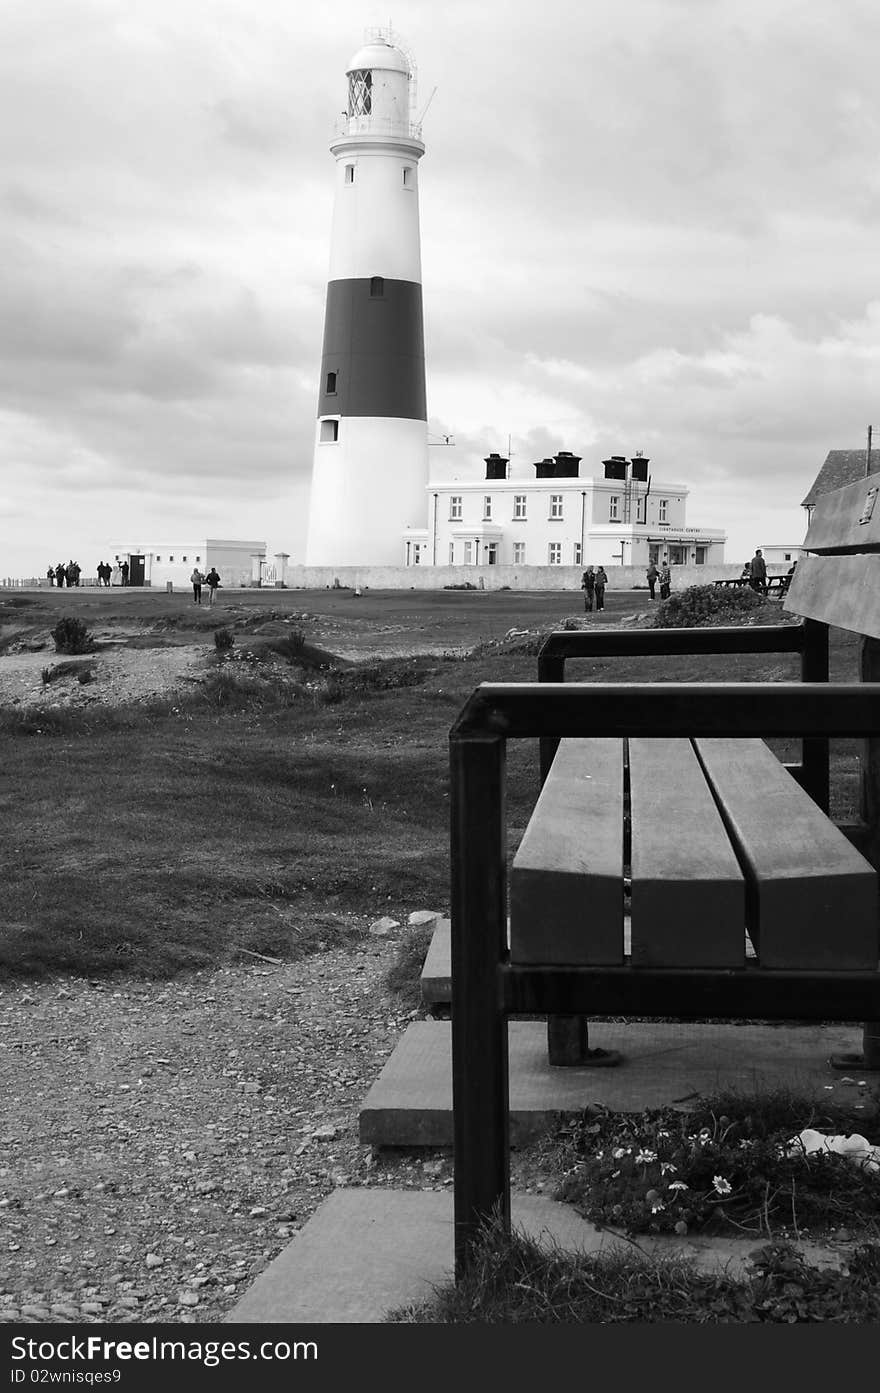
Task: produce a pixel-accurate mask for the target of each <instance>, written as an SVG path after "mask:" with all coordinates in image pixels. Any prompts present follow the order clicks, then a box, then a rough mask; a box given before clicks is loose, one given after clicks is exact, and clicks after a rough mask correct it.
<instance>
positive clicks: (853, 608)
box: [783, 504, 880, 638]
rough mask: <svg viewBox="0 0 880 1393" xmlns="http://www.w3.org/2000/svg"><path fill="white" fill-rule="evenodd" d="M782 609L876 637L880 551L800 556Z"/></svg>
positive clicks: (879, 627) (879, 609)
mask: <svg viewBox="0 0 880 1393" xmlns="http://www.w3.org/2000/svg"><path fill="white" fill-rule="evenodd" d="M877 506H878V517H880V504H878V505H877ZM783 609H785V610H787V611H789V612H790V613H791V614H798V615H800V616H801V618H802V619H820V620H821V621H822V622H823V623H824V624H834V625H835V626H836V627H837V628H838V629H850V630H852V631H853V632H854V633H857V634H868V635H869V636H870V637H871V638H880V555H877V554H875V553H873V552H872V553H866V554H865V555H863V556H804V557H802V558H801V560H800V561H799V562H798V564H797V570H796V571H795V573H794V577H793V579H792V582H791V587H790V589H789V591H788V593H787V595H786V596H785V599H784V600H783Z"/></svg>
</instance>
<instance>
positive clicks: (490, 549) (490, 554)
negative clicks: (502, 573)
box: [486, 542, 498, 566]
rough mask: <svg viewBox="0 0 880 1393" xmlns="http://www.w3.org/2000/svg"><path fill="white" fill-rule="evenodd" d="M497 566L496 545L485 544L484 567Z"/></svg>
mask: <svg viewBox="0 0 880 1393" xmlns="http://www.w3.org/2000/svg"><path fill="white" fill-rule="evenodd" d="M497 564H498V543H497V542H487V543H486V565H487V566H496V565H497Z"/></svg>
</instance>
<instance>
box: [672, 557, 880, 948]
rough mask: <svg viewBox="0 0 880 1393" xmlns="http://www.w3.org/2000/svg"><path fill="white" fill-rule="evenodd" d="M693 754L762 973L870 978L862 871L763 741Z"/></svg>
mask: <svg viewBox="0 0 880 1393" xmlns="http://www.w3.org/2000/svg"><path fill="white" fill-rule="evenodd" d="M798 570H800V566H798ZM695 744H696V748H697V751H698V753H699V756H700V759H701V760H702V763H703V766H704V768H705V770H706V776H707V778H708V779H709V782H710V783H711V784H712V786H713V788H714V789H715V792H716V795H717V797H718V799H719V801H720V803H721V805H722V806H723V809H724V818H725V822H726V824H727V828H728V831H729V833H730V836H731V839H732V840H733V842H734V845H735V846H736V848H737V854H738V856H739V858H740V861H741V863H742V865H743V867H744V869H745V870H746V876H747V882H748V883H747V890H746V922H747V925H748V929H749V934H750V936H751V938H752V942H753V943H754V945H755V950H756V952H757V955H758V961H759V962H760V963H761V964H762V966H764V967H772V968H794V969H798V968H799V969H801V970H803V971H810V970H821V969H823V968H827V969H835V970H858V969H862V968H876V967H877V962H878V918H877V913H878V898H877V877H876V874H875V872H874V870H873V868H872V867H871V865H870V864H869V862H868V861H866V860H865V858H864V857H863V856H861V855H860V854H859V852H857V851H856V850H855V848H854V847H853V846H852V844H851V843H850V842H849V841H847V839H846V837H845V836H844V835H843V833H842V832H841V831H839V829H838V828H837V827H835V826H834V824H833V823H832V822H830V821H829V819H828V818H827V817H826V816H825V814H824V813H823V812H822V811H821V809H820V808H818V807H817V805H816V804H815V803H814V802H813V800H812V799H811V798H810V797H809V795H808V794H806V793H805V792H804V791H803V789H802V788H800V787H799V785H798V784H796V783H795V781H794V779H793V778H792V777H791V775H790V774H789V773H788V772H787V771H786V770H785V769H784V768H783V766H782V765H781V764H780V762H779V760H778V759H777V758H776V756H775V755H774V754H773V752H772V751H771V750H770V749H769V748H768V747H767V746H766V745H765V744H764V742H763V741H762V740H751V739H749V740H721V739H702V740H698V741H696V742H695Z"/></svg>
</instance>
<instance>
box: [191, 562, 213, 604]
mask: <svg viewBox="0 0 880 1393" xmlns="http://www.w3.org/2000/svg"><path fill="white" fill-rule="evenodd" d="M190 581H191V583H192V588H193V600H194V602H195V603H196V604H197V605H200V604H201V603H202V586H203V585H207V587H208V604H209V605H212V604H213V603H214V600H215V599H216V597H217V587H218V585H219V584H220V576H219V575H218V573H217V567H216V566H212V567H211V569H210V571H208V573H207V575H202V573H201V571H200V570H199V568H198V566H196V567H195V569H194V570H193V573H192V575H191V576H190Z"/></svg>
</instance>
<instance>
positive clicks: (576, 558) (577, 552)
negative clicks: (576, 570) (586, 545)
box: [571, 542, 584, 566]
mask: <svg viewBox="0 0 880 1393" xmlns="http://www.w3.org/2000/svg"><path fill="white" fill-rule="evenodd" d="M583 555H584V549H583V547H582V546H581V544H580V542H575V544H574V550H573V551H572V557H571V562H572V565H573V566H579V565H580V564H581V561H582V560H583Z"/></svg>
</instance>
